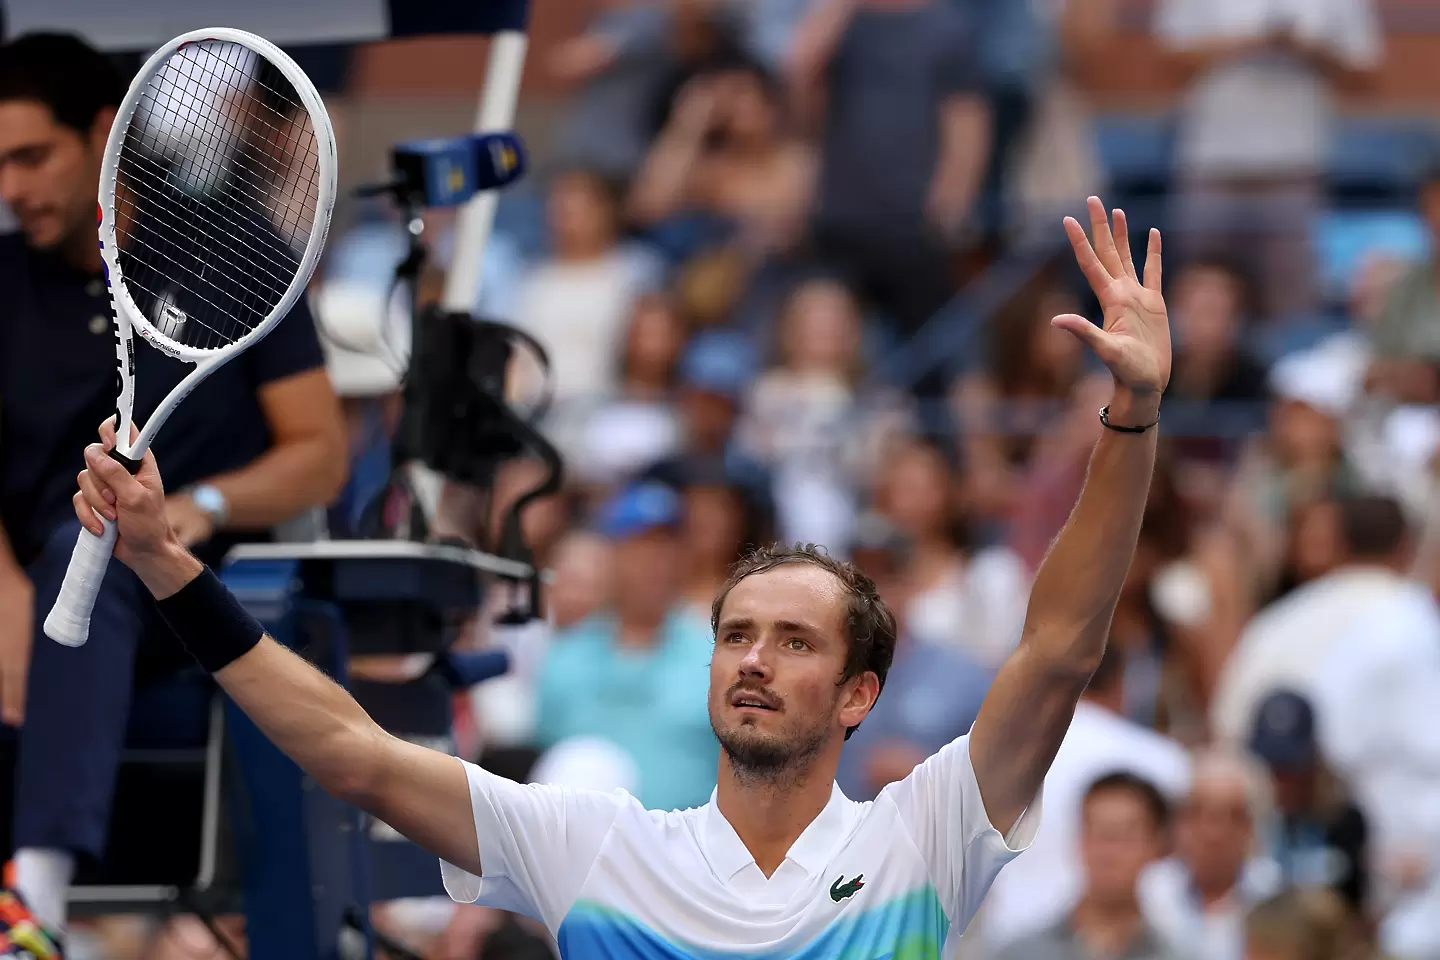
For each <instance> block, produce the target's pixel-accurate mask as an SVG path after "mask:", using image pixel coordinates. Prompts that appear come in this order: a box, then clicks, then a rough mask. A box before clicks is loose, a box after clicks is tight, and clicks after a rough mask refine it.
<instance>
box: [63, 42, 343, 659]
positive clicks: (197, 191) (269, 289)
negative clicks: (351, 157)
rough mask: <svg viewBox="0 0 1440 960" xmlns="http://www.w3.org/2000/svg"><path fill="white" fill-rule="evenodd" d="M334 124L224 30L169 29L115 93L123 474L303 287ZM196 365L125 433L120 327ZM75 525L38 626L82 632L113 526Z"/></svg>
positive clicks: (131, 361) (104, 185)
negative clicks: (118, 95)
mask: <svg viewBox="0 0 1440 960" xmlns="http://www.w3.org/2000/svg"><path fill="white" fill-rule="evenodd" d="M335 163H336V161H335V134H334V131H333V129H332V128H331V126H330V117H329V115H328V114H326V112H325V105H324V104H323V103H322V102H321V100H320V95H319V94H318V93H317V92H316V90H315V86H314V84H312V83H311V82H310V80H309V78H308V77H306V76H305V74H304V72H303V71H301V69H300V68H299V67H298V66H296V65H295V62H294V61H293V60H291V59H290V58H289V57H288V56H286V55H285V54H284V53H282V52H281V51H280V50H279V49H278V48H277V47H275V46H274V45H273V44H271V43H270V42H268V41H266V40H264V39H261V38H260V37H257V36H255V35H253V34H250V33H245V32H243V31H240V30H231V29H228V28H210V29H206V30H197V31H195V32H193V33H187V34H185V35H183V36H180V37H176V38H175V39H174V40H171V41H170V42H169V43H167V44H165V45H164V46H163V47H162V48H161V49H160V50H159V51H157V52H156V53H155V54H154V55H153V56H152V57H150V59H149V60H148V61H147V62H146V63H145V65H144V67H142V68H141V70H140V73H139V75H138V76H136V78H135V80H134V81H133V82H132V83H131V84H130V89H129V91H128V92H127V93H126V94H125V99H124V100H123V101H122V102H121V104H120V108H119V112H118V113H117V114H116V117H115V124H114V126H113V127H112V128H111V130H110V138H109V141H108V142H107V143H106V146H105V157H104V162H103V164H102V165H101V168H100V250H101V254H102V256H103V258H104V263H105V280H106V283H107V285H108V286H109V289H110V306H111V309H112V310H113V311H114V314H115V359H116V364H117V369H118V376H117V387H118V398H117V400H116V417H117V422H116V443H117V447H116V449H115V450H114V451H112V453H111V455H112V456H113V457H115V459H116V460H118V461H119V462H120V463H122V464H124V465H125V466H126V468H127V469H129V470H130V472H131V473H134V472H136V471H137V470H139V468H140V460H141V458H142V457H143V456H144V454H145V451H146V450H147V449H148V448H149V446H150V443H151V441H153V440H154V439H155V434H156V433H157V432H158V431H159V429H160V427H161V426H162V425H163V424H164V423H165V420H166V419H167V418H168V417H169V416H170V414H171V413H172V412H173V411H174V410H175V407H176V406H177V405H178V404H179V403H180V401H181V400H183V399H185V396H186V395H187V394H189V393H190V391H191V390H193V389H195V387H196V386H197V385H198V384H199V383H200V382H201V381H202V380H204V379H205V378H206V377H208V376H209V375H210V374H211V373H213V372H215V369H216V368H217V367H219V366H220V365H221V364H223V363H225V362H226V361H227V360H232V359H234V357H235V356H236V354H238V353H240V352H241V351H242V350H244V349H245V348H247V347H249V346H251V345H253V344H254V343H255V342H256V341H258V340H259V339H260V338H261V337H263V336H265V334H266V333H268V332H269V331H270V330H271V329H272V328H274V326H275V324H277V323H279V322H280V321H281V320H282V319H283V318H284V317H285V314H286V313H287V312H289V310H290V308H291V306H293V305H294V303H295V301H296V299H297V298H299V297H300V295H301V294H302V293H303V292H304V290H305V285H306V284H307V283H308V282H309V280H310V275H311V273H312V272H313V271H314V269H315V264H316V261H318V260H319V258H320V252H321V250H322V248H323V247H324V246H325V236H326V233H327V232H328V231H329V229H330V213H331V210H332V208H333V207H334V205H335ZM136 333H138V334H140V336H141V337H142V338H143V339H144V340H146V341H147V342H148V343H149V344H150V345H151V346H152V347H155V348H156V349H157V350H160V351H162V352H163V353H166V354H168V355H170V356H172V357H176V358H178V359H180V360H185V361H188V362H191V363H194V364H195V369H194V370H192V371H190V373H189V374H188V375H187V376H186V377H185V378H184V379H183V380H182V381H181V382H180V383H179V384H178V385H177V386H176V387H175V388H174V389H173V390H171V391H170V393H169V395H168V396H167V397H166V398H165V399H164V401H162V402H161V404H160V405H159V407H157V408H156V410H155V412H154V414H153V415H151V417H150V418H149V421H148V422H147V423H145V424H144V426H143V427H142V428H141V429H140V432H139V435H138V436H137V437H136V439H135V440H134V441H133V442H131V441H130V427H131V422H132V418H133V408H134V403H135V343H134V334H136ZM102 522H104V526H105V533H104V535H103V536H98V537H97V536H95V535H94V534H92V533H90V532H89V531H88V530H81V532H80V539H79V540H78V541H77V542H76V544H75V552H74V554H73V555H72V556H71V558H70V568H69V570H68V571H67V572H66V574H65V582H64V584H63V585H62V586H61V588H60V594H59V597H58V598H57V599H56V601H55V606H54V608H53V609H52V610H51V611H50V615H49V616H48V617H46V619H45V633H46V634H47V635H49V636H50V637H51V638H52V639H54V640H56V641H58V642H59V643H63V644H65V645H67V646H79V645H81V644H83V643H84V642H85V640H86V638H87V637H88V635H89V632H90V613H91V611H92V610H93V609H94V606H95V597H96V595H97V594H98V593H99V590H100V583H101V581H102V580H103V579H104V577H105V569H106V567H107V566H108V565H109V563H110V554H111V553H112V552H113V551H114V548H115V536H116V531H115V526H114V524H112V523H109V522H106V521H104V520H103V518H102Z"/></svg>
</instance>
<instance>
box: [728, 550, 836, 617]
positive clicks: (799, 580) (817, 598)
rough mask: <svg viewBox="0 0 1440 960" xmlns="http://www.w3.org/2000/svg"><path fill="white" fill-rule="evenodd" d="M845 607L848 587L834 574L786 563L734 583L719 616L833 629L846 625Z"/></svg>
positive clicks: (812, 567)
mask: <svg viewBox="0 0 1440 960" xmlns="http://www.w3.org/2000/svg"><path fill="white" fill-rule="evenodd" d="M845 609H846V604H845V589H844V587H843V586H842V585H841V583H840V581H839V580H838V579H837V578H836V577H835V575H834V574H832V573H830V572H829V571H827V570H823V569H821V568H819V567H815V566H811V565H809V564H800V563H786V564H782V565H780V566H778V567H774V568H773V569H770V570H766V571H764V572H762V573H754V574H751V575H750V576H748V577H746V578H745V579H743V580H741V581H740V582H739V583H737V584H735V586H734V588H733V589H732V590H731V591H730V592H729V594H727V595H726V597H725V603H724V604H723V605H722V606H721V608H720V619H721V620H722V621H723V620H726V619H731V618H739V617H743V618H745V619H750V620H756V621H758V622H761V623H764V622H767V621H774V620H787V619H788V620H803V621H806V622H809V623H813V624H814V625H815V626H817V627H821V628H825V629H830V628H835V627H838V626H840V625H842V624H843V621H844V617H845Z"/></svg>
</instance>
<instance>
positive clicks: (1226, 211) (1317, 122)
mask: <svg viewBox="0 0 1440 960" xmlns="http://www.w3.org/2000/svg"><path fill="white" fill-rule="evenodd" d="M1155 28H1156V32H1157V33H1158V35H1159V37H1160V40H1161V42H1162V43H1163V44H1164V45H1165V46H1166V47H1167V48H1168V50H1169V51H1170V54H1171V61H1172V64H1173V67H1174V70H1175V72H1176V73H1177V74H1178V75H1179V77H1180V78H1181V80H1182V81H1183V82H1184V83H1185V85H1186V91H1185V94H1184V97H1183V100H1182V103H1181V106H1180V115H1179V134H1178V136H1179V143H1178V145H1177V148H1176V150H1177V156H1176V164H1177V170H1176V173H1177V177H1178V183H1177V190H1176V193H1175V207H1174V213H1173V218H1174V221H1175V223H1176V224H1177V225H1179V227H1180V230H1179V232H1178V234H1177V240H1178V241H1179V244H1180V246H1181V247H1182V248H1183V249H1184V250H1185V251H1188V252H1190V253H1191V254H1192V255H1193V254H1218V253H1223V252H1225V251H1227V250H1233V249H1237V248H1243V249H1245V250H1247V251H1249V256H1250V257H1252V258H1254V260H1255V262H1256V263H1257V264H1258V265H1259V268H1260V271H1261V272H1260V277H1261V283H1262V308H1263V315H1264V316H1267V317H1284V316H1288V315H1292V314H1296V313H1306V312H1308V311H1310V310H1312V309H1313V308H1314V306H1315V290H1316V285H1315V265H1314V262H1313V259H1314V258H1313V254H1312V251H1311V249H1310V234H1309V231H1310V224H1311V221H1312V219H1313V218H1314V215H1315V213H1316V212H1317V211H1318V210H1319V209H1320V206H1321V203H1322V198H1323V194H1322V182H1321V181H1322V173H1323V165H1324V163H1325V161H1326V160H1327V158H1328V154H1329V150H1330V144H1331V138H1332V135H1333V132H1332V126H1333V123H1334V119H1335V108H1334V101H1335V95H1336V93H1337V92H1339V91H1342V90H1347V89H1353V88H1355V87H1357V86H1359V85H1360V84H1361V83H1362V81H1364V80H1365V79H1366V78H1367V77H1368V75H1369V74H1370V73H1371V72H1372V71H1373V70H1374V69H1375V67H1376V66H1377V65H1378V63H1379V60H1380V55H1381V46H1382V41H1381V36H1380V25H1379V22H1378V20H1377V17H1376V14H1375V11H1374V9H1373V8H1372V4H1371V2H1370V0H1313V2H1309V3H1303V4H1292V3H1287V2H1282V0H1222V2H1216V0H1160V2H1159V3H1158V4H1157V5H1156V20H1155Z"/></svg>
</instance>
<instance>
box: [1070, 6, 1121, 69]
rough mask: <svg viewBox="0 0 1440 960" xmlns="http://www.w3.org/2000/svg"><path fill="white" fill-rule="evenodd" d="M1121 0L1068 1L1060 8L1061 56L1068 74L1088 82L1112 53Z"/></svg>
mask: <svg viewBox="0 0 1440 960" xmlns="http://www.w3.org/2000/svg"><path fill="white" fill-rule="evenodd" d="M1119 8H1120V5H1119V2H1118V0H1065V3H1064V4H1063V8H1062V9H1061V11H1060V56H1061V60H1062V63H1063V67H1064V70H1065V73H1066V74H1067V75H1068V76H1069V77H1070V78H1071V79H1073V80H1078V81H1080V82H1081V83H1082V84H1084V83H1085V82H1086V81H1087V80H1089V79H1090V77H1091V76H1092V75H1093V74H1094V73H1095V69H1096V67H1097V66H1098V65H1099V64H1100V63H1102V62H1103V61H1104V59H1105V58H1107V57H1108V56H1109V55H1110V50H1111V46H1110V45H1111V43H1112V42H1113V41H1112V38H1113V37H1114V35H1115V31H1116V28H1117V25H1118V24H1117V20H1118V13H1119Z"/></svg>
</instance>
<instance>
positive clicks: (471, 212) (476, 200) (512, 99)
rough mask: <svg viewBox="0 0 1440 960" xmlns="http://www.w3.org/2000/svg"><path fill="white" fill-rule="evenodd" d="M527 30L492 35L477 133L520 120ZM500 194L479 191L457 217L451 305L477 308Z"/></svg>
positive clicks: (446, 301)
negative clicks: (517, 117)
mask: <svg viewBox="0 0 1440 960" xmlns="http://www.w3.org/2000/svg"><path fill="white" fill-rule="evenodd" d="M526 45H527V39H526V36H525V34H524V33H521V32H519V31H516V30H505V31H502V32H500V33H497V34H494V35H493V36H492V37H491V39H490V59H489V63H488V64H487V65H486V69H485V87H484V89H482V90H481V91H480V109H479V111H478V112H477V113H476V116H475V132H476V133H498V132H502V131H507V130H511V129H513V128H514V126H515V106H516V104H517V103H518V102H519V100H520V75H521V74H522V73H524V71H525V49H526ZM499 199H500V195H499V193H498V192H497V191H494V190H487V191H485V192H484V193H477V194H476V195H475V196H473V197H471V198H470V200H469V201H468V202H467V203H466V204H465V206H464V207H462V208H461V210H460V214H459V216H458V217H457V218H456V220H455V250H454V254H453V256H452V257H451V258H450V272H449V273H448V274H446V276H445V295H444V298H443V300H442V303H443V305H444V307H445V309H446V310H453V311H457V312H463V313H472V312H473V311H474V310H475V302H476V300H477V298H478V297H479V296H480V262H481V259H482V258H483V257H484V256H485V244H486V243H487V242H488V241H489V240H490V229H491V227H493V226H494V224H495V204H496V203H497V202H498V201H499Z"/></svg>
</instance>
